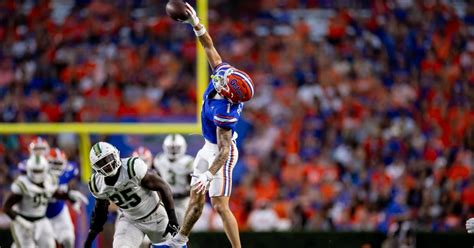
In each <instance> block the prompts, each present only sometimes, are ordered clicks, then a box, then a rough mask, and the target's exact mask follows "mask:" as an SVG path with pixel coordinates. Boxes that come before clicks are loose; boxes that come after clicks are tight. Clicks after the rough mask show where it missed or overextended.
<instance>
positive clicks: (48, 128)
mask: <svg viewBox="0 0 474 248" xmlns="http://www.w3.org/2000/svg"><path fill="white" fill-rule="evenodd" d="M196 2H197V12H198V15H199V17H200V19H201V22H202V23H203V24H204V25H206V26H207V7H208V0H197V1H196ZM197 47H198V48H197V55H196V79H197V104H196V105H197V108H196V120H197V122H195V123H166V124H164V123H78V122H72V123H71V122H69V123H0V134H7V135H8V134H60V133H76V134H78V137H79V153H80V159H81V180H82V181H83V182H87V181H88V180H89V177H90V175H91V173H92V171H91V166H90V165H89V149H90V147H91V142H90V135H91V134H143V135H156V134H167V133H182V134H196V133H201V118H200V113H201V102H202V100H203V99H202V95H203V93H204V91H205V90H206V87H207V83H208V79H209V75H208V63H207V59H206V54H205V52H204V49H203V48H202V46H200V45H198V46H197Z"/></svg>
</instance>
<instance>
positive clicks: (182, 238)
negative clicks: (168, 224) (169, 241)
mask: <svg viewBox="0 0 474 248" xmlns="http://www.w3.org/2000/svg"><path fill="white" fill-rule="evenodd" d="M173 240H174V241H177V242H178V243H184V244H185V243H187V242H188V236H185V235H183V234H181V233H178V234H176V235H175V236H174V237H173Z"/></svg>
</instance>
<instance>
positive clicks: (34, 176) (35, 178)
mask: <svg viewBox="0 0 474 248" xmlns="http://www.w3.org/2000/svg"><path fill="white" fill-rule="evenodd" d="M44 177H45V170H44V169H31V170H30V171H28V178H30V180H31V181H32V182H34V183H42V182H44Z"/></svg>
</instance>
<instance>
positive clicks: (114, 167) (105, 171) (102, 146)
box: [89, 142, 122, 177]
mask: <svg viewBox="0 0 474 248" xmlns="http://www.w3.org/2000/svg"><path fill="white" fill-rule="evenodd" d="M89 159H90V161H91V164H92V168H93V169H94V170H95V171H97V173H100V174H102V175H103V176H106V177H110V176H113V175H115V174H116V173H117V171H118V169H119V168H120V166H122V161H121V160H120V153H119V151H118V150H117V148H115V146H113V145H111V144H109V143H107V142H97V143H96V144H95V145H93V146H92V148H91V151H90V153H89Z"/></svg>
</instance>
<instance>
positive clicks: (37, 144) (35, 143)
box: [18, 136, 49, 174]
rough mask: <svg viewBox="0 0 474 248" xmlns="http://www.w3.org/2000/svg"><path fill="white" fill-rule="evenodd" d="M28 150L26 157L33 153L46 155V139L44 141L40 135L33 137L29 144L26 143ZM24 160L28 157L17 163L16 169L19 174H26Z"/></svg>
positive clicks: (47, 151)
mask: <svg viewBox="0 0 474 248" xmlns="http://www.w3.org/2000/svg"><path fill="white" fill-rule="evenodd" d="M28 152H29V154H28V158H29V157H30V156H33V155H39V156H45V157H46V156H47V155H48V153H49V144H48V141H46V140H45V139H44V138H41V137H40V136H38V137H35V138H34V139H33V140H32V141H31V142H30V144H28ZM26 161H28V159H25V160H22V161H20V163H18V170H19V171H20V173H21V174H26Z"/></svg>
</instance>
